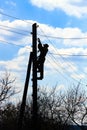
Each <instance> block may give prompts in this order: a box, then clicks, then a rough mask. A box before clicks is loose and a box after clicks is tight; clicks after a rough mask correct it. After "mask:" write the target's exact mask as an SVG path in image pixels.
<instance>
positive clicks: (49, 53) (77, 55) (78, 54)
mask: <svg viewBox="0 0 87 130" xmlns="http://www.w3.org/2000/svg"><path fill="white" fill-rule="evenodd" d="M49 54H53V55H59V54H58V53H52V52H49ZM61 56H80V57H81V56H87V54H83V55H82V54H63V53H62V54H61Z"/></svg>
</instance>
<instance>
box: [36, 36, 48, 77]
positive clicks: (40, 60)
mask: <svg viewBox="0 0 87 130" xmlns="http://www.w3.org/2000/svg"><path fill="white" fill-rule="evenodd" d="M38 43H39V44H38V49H39V50H38V51H39V52H40V54H39V56H38V57H37V69H38V72H40V77H38V79H43V64H44V62H45V57H46V54H47V52H48V47H49V45H48V44H43V45H42V43H41V41H40V39H39V38H38Z"/></svg>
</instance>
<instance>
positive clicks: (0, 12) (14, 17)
mask: <svg viewBox="0 0 87 130" xmlns="http://www.w3.org/2000/svg"><path fill="white" fill-rule="evenodd" d="M0 14H1V15H4V16H7V17H10V18H13V19H17V20H21V18H19V17H16V16H12V15H9V14H6V13H3V12H2V11H0ZM21 21H23V22H26V23H28V24H32V22H29V21H26V20H21Z"/></svg>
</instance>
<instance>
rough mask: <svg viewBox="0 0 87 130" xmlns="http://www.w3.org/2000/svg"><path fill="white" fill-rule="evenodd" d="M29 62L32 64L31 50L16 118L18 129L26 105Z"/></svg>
mask: <svg viewBox="0 0 87 130" xmlns="http://www.w3.org/2000/svg"><path fill="white" fill-rule="evenodd" d="M31 64H32V52H31V53H30V57H29V61H28V67H27V74H26V80H25V86H24V92H23V98H22V103H21V107H20V115H19V119H18V130H22V124H23V117H24V111H25V106H26V97H27V91H28V84H29V79H30V71H31Z"/></svg>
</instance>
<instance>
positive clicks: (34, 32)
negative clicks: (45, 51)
mask: <svg viewBox="0 0 87 130" xmlns="http://www.w3.org/2000/svg"><path fill="white" fill-rule="evenodd" d="M32 45H33V46H32V47H33V48H32V49H33V50H32V51H33V68H32V69H33V76H32V77H33V78H32V82H33V85H32V87H33V95H32V96H33V130H36V129H37V123H38V122H37V120H38V118H37V65H36V63H37V24H36V23H34V24H33V25H32Z"/></svg>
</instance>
